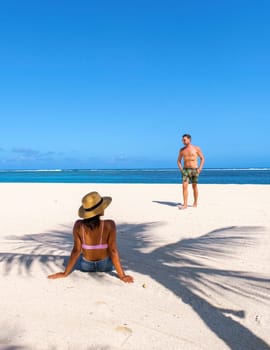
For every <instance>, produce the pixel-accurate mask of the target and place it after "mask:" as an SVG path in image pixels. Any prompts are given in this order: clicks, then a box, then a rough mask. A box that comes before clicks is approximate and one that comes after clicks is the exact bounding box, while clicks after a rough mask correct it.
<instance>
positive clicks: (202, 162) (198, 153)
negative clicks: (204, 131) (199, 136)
mask: <svg viewBox="0 0 270 350" xmlns="http://www.w3.org/2000/svg"><path fill="white" fill-rule="evenodd" d="M197 155H198V157H199V158H200V166H199V168H198V172H199V173H200V172H201V171H202V168H203V165H204V155H203V153H202V151H201V149H200V147H197Z"/></svg>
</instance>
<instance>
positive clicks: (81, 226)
mask: <svg viewBox="0 0 270 350" xmlns="http://www.w3.org/2000/svg"><path fill="white" fill-rule="evenodd" d="M81 228H82V236H83V244H85V238H84V226H83V224H82V225H81Z"/></svg>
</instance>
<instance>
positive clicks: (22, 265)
mask: <svg viewBox="0 0 270 350" xmlns="http://www.w3.org/2000/svg"><path fill="white" fill-rule="evenodd" d="M157 225H159V224H158V223H144V224H119V225H118V245H119V250H120V255H121V260H122V262H123V265H124V267H125V268H128V269H130V270H133V271H136V272H138V273H141V274H145V275H149V276H150V277H151V278H152V279H154V280H156V281H157V282H159V283H160V284H162V285H163V286H164V287H165V288H167V289H168V290H170V291H172V292H173V293H174V294H175V295H176V296H177V297H179V298H180V299H181V300H182V301H183V302H184V303H186V304H187V305H189V306H190V307H191V308H192V309H193V310H194V312H196V313H197V315H198V316H199V317H200V318H201V319H202V320H203V322H204V323H205V324H206V325H207V327H208V328H209V329H210V330H211V331H212V332H214V333H215V334H216V336H217V337H219V338H220V339H222V340H223V341H224V343H225V344H226V345H227V346H228V347H229V348H230V349H232V350H243V349H245V350H255V349H256V350H269V349H270V347H269V345H267V343H266V342H265V341H264V340H262V339H260V338H259V337H258V336H256V335H255V334H254V333H252V332H251V331H250V330H249V329H248V328H246V327H245V326H243V325H242V324H241V323H239V322H238V321H237V318H244V317H245V311H244V310H232V309H222V308H219V307H217V306H215V305H214V301H213V300H211V297H209V296H208V295H206V293H205V291H206V290H208V291H209V292H211V293H213V294H216V295H217V296H218V295H220V296H224V295H225V293H227V294H228V295H230V298H232V297H233V295H237V294H238V295H240V296H241V297H243V298H247V299H248V298H250V299H254V298H255V299H257V301H258V302H261V303H269V299H270V298H269V290H270V280H269V279H264V278H259V277H256V276H255V275H252V274H248V273H246V272H245V271H230V270H226V269H216V268H211V264H208V262H210V261H211V259H221V258H222V257H228V256H229V255H230V254H231V253H232V250H233V249H234V248H235V249H236V248H237V247H240V246H243V245H245V246H248V245H250V246H251V245H253V244H255V241H256V236H258V235H259V234H262V232H263V228H261V227H239V226H238V227H225V228H221V229H219V230H215V231H211V232H209V233H207V234H205V235H203V236H200V237H198V238H192V239H182V240H180V241H178V242H175V243H172V244H167V245H164V246H161V247H158V248H155V249H153V250H152V251H150V252H149V249H148V252H147V253H144V251H146V249H145V248H151V246H152V244H153V238H151V235H150V234H149V232H150V231H151V230H153V228H154V227H155V226H157ZM8 239H9V240H15V241H16V240H18V239H19V240H20V242H21V246H18V245H17V248H16V250H15V251H14V252H12V253H0V263H2V264H4V265H5V272H6V274H9V273H11V271H13V270H14V269H15V268H16V267H17V269H18V270H17V273H19V274H23V273H30V272H31V266H32V264H33V263H37V262H38V263H40V265H41V267H42V269H43V270H44V273H45V274H48V273H50V272H52V271H55V270H56V267H57V268H60V269H62V268H63V264H66V262H67V259H68V257H69V253H70V251H71V249H72V245H73V238H72V234H71V225H66V226H64V225H63V230H59V231H51V232H47V233H41V234H33V235H25V236H23V237H9V238H8ZM22 250H26V252H25V253H22ZM207 294H208V293H207Z"/></svg>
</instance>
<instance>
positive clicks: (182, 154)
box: [177, 134, 204, 209]
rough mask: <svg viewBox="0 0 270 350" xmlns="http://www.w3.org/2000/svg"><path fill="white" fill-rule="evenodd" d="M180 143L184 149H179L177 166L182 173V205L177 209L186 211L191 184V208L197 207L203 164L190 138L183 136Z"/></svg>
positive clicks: (202, 159) (198, 150) (197, 148)
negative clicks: (190, 185) (192, 198)
mask: <svg viewBox="0 0 270 350" xmlns="http://www.w3.org/2000/svg"><path fill="white" fill-rule="evenodd" d="M182 142H183V144H184V147H183V148H181V149H180V151H179V155H178V159H177V164H178V167H179V169H180V172H181V173H182V179H183V183H182V186H183V198H184V203H183V205H180V206H179V207H178V208H179V209H186V208H187V206H188V184H189V181H191V183H192V188H193V197H194V202H193V207H197V202H198V178H199V175H200V172H201V171H202V167H203V164H204V156H203V154H202V151H201V150H200V147H197V146H193V145H192V144H191V136H190V135H189V134H184V135H183V136H182ZM198 158H200V166H199V167H198ZM182 159H183V160H184V166H182V163H181V162H182Z"/></svg>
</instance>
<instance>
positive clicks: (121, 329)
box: [115, 326, 132, 336]
mask: <svg viewBox="0 0 270 350" xmlns="http://www.w3.org/2000/svg"><path fill="white" fill-rule="evenodd" d="M115 330H116V331H117V332H119V333H122V334H123V335H125V336H130V335H131V334H132V329H130V328H128V327H126V326H118V327H116V328H115Z"/></svg>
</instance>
